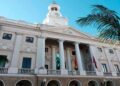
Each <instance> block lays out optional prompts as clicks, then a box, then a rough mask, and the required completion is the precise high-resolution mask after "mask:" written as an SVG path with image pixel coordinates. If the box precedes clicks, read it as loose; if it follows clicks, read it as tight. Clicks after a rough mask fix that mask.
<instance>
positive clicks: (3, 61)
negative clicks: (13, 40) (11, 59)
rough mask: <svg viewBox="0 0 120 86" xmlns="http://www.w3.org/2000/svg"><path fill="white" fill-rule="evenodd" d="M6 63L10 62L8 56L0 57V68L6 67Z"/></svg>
mask: <svg viewBox="0 0 120 86" xmlns="http://www.w3.org/2000/svg"><path fill="white" fill-rule="evenodd" d="M6 62H8V59H7V56H5V55H0V67H5V64H6Z"/></svg>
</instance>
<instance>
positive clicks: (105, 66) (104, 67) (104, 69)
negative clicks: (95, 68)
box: [102, 64, 108, 73]
mask: <svg viewBox="0 0 120 86" xmlns="http://www.w3.org/2000/svg"><path fill="white" fill-rule="evenodd" d="M102 69H103V72H104V73H107V72H108V69H107V65H106V64H102Z"/></svg>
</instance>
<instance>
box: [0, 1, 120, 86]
mask: <svg viewBox="0 0 120 86" xmlns="http://www.w3.org/2000/svg"><path fill="white" fill-rule="evenodd" d="M119 84H120V44H110V43H109V41H108V42H104V43H102V42H101V41H100V40H99V39H97V38H94V37H92V36H88V35H87V34H84V33H82V32H80V31H78V30H76V29H74V28H72V27H70V26H69V25H68V20H67V19H66V18H64V17H63V16H62V14H61V12H60V6H59V5H58V4H56V3H52V4H51V5H50V6H49V7H48V14H47V16H46V18H45V20H44V21H43V24H30V23H27V22H24V21H17V20H11V19H7V18H4V17H0V86H119Z"/></svg>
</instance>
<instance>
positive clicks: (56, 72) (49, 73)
mask: <svg viewBox="0 0 120 86" xmlns="http://www.w3.org/2000/svg"><path fill="white" fill-rule="evenodd" d="M47 75H61V71H60V70H47Z"/></svg>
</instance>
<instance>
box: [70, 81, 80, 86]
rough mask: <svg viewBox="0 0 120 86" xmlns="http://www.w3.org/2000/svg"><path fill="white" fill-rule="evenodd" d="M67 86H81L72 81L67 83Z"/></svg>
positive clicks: (77, 82)
mask: <svg viewBox="0 0 120 86" xmlns="http://www.w3.org/2000/svg"><path fill="white" fill-rule="evenodd" d="M69 86H81V85H80V82H79V81H76V80H73V81H71V82H70V83H69Z"/></svg>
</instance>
